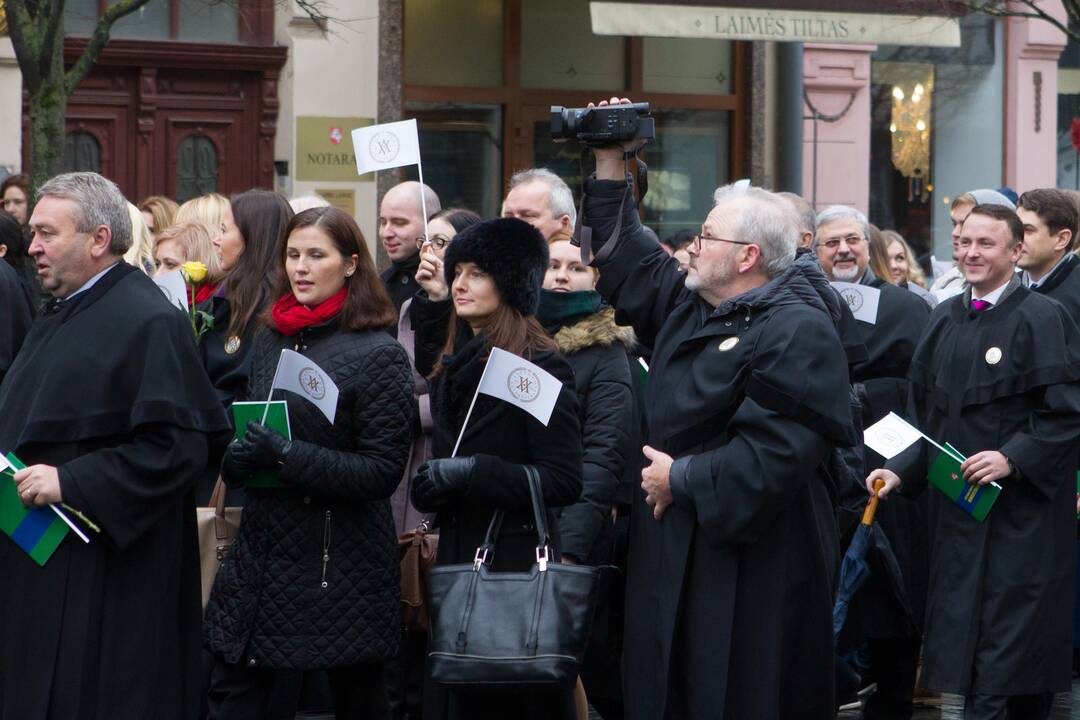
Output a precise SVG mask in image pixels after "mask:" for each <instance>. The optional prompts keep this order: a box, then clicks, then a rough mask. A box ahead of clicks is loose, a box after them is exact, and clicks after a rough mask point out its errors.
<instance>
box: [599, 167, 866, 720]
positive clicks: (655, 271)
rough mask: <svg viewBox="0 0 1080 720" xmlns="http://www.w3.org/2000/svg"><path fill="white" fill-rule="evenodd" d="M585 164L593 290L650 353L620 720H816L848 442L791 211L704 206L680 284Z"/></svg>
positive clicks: (827, 339) (744, 198)
mask: <svg viewBox="0 0 1080 720" xmlns="http://www.w3.org/2000/svg"><path fill="white" fill-rule="evenodd" d="M596 156H597V171H596V176H595V178H594V179H591V180H589V181H588V183H587V185H586V198H587V199H586V201H585V216H586V217H585V224H586V225H588V226H589V227H591V228H592V231H593V238H594V241H593V244H592V249H593V250H594V251H595V252H596V256H595V265H596V267H597V268H599V270H600V281H599V285H598V288H597V289H598V290H599V291H600V292H601V294H603V295H605V296H606V297H607V298H608V299H609V300H610V301H611V302H612V303H613V304H614V306H615V307H616V308H617V309H618V310H619V311H621V312H623V313H625V317H627V318H629V319H630V320H631V321H632V322H633V326H634V330H635V331H636V332H637V335H638V337H639V338H640V339H641V340H642V341H643V342H644V343H646V344H647V345H649V346H651V347H652V348H653V355H652V362H651V367H650V371H649V382H648V388H647V394H648V398H647V403H646V405H647V408H648V414H649V417H648V427H649V432H648V435H649V440H648V446H646V447H645V448H644V450H643V452H644V454H645V455H646V457H647V460H646V462H647V463H648V466H647V467H646V468H645V469H644V470H643V471H642V478H643V482H642V484H641V489H642V490H643V491H644V492H638V493H637V496H636V497H635V500H634V508H633V518H632V520H631V524H632V539H631V549H630V560H629V564H630V570H629V572H628V574H627V598H626V614H627V629H626V640H625V648H624V692H625V708H626V714H627V716H628V717H631V718H642V719H645V718H649V719H656V720H659V719H661V718H673V719H674V718H703V717H730V718H743V717H754V718H765V719H768V718H806V719H808V720H814V719H816V718H830V717H832V716H833V714H834V712H835V707H834V705H833V668H832V656H833V648H832V627H831V617H832V601H833V587H834V582H835V571H836V568H837V565H838V560H839V550H838V548H837V540H836V525H835V520H834V518H833V511H832V500H831V498H830V496H829V492H828V485H829V481H828V480H827V479H826V477H825V470H824V466H825V464H826V463H827V461H828V458H829V455H830V454H831V452H832V450H833V448H834V447H835V446H836V445H837V444H848V445H850V444H853V443H854V442H855V437H854V431H853V429H852V426H851V413H850V408H849V405H848V392H847V368H846V363H845V356H844V350H843V348H842V346H841V344H840V340H839V337H838V336H837V333H836V329H835V327H834V322H835V320H836V318H838V317H839V313H840V308H839V301H838V299H837V296H836V294H835V293H834V292H832V290H831V289H830V288H829V286H828V283H827V281H826V279H825V277H824V275H822V273H821V270H820V268H818V266H817V263H816V261H815V260H814V259H813V257H812V256H810V255H803V256H801V257H800V258H799V259H796V258H795V247H796V244H797V240H798V230H797V220H796V218H795V217H794V213H793V211H792V210H791V209H790V207H789V206H788V205H787V204H786V203H785V202H784V201H783V200H781V199H780V198H777V197H775V196H773V195H771V194H770V193H767V192H765V191H763V190H760V189H757V188H753V189H749V190H741V189H740V190H730V193H732V194H731V195H730V196H725V197H723V198H722V199H721V200H720V203H719V204H718V205H717V207H715V208H714V209H713V211H712V212H711V213H709V216H708V217H707V218H706V220H705V223H704V225H703V226H702V232H701V236H700V237H699V238H698V239H696V240H695V242H694V243H692V244H691V246H690V257H691V259H690V267H689V270H688V272H685V273H683V272H679V269H678V261H676V260H675V259H674V258H671V257H669V256H668V255H667V254H666V253H665V252H664V251H663V250H662V249H661V248H660V247H659V246H658V245H657V244H656V243H655V242H651V241H647V240H646V239H645V237H644V235H643V233H642V231H641V224H640V221H639V220H638V217H637V214H636V211H635V208H634V203H633V199H632V195H631V193H630V191H629V188H628V186H627V183H626V180H625V176H624V163H623V155H622V150H621V149H605V150H597V151H596ZM620 207H621V216H620V214H619V213H620ZM620 217H621V222H622V230H621V232H620V233H619V235H618V237H612V233H613V228H614V226H615V223H616V220H617V219H619V218H620ZM751 217H753V218H755V220H756V222H752V223H751V222H748V220H749V219H750V218H751Z"/></svg>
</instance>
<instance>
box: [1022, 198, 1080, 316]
mask: <svg viewBox="0 0 1080 720" xmlns="http://www.w3.org/2000/svg"><path fill="white" fill-rule="evenodd" d="M1016 214H1017V216H1019V218H1020V222H1022V223H1023V224H1024V248H1023V250H1021V251H1020V259H1019V260H1018V261H1017V262H1016V265H1017V267H1019V268H1021V269H1022V270H1023V273H1022V275H1021V280H1022V281H1023V283H1024V285H1025V286H1027V288H1028V289H1029V290H1032V291H1034V292H1037V293H1039V294H1040V295H1048V296H1050V297H1052V298H1054V299H1055V300H1057V301H1058V302H1059V303H1061V304H1062V305H1064V306H1065V309H1066V310H1068V311H1069V315H1070V316H1072V319H1073V320H1074V321H1075V322H1077V323H1078V324H1080V271H1077V268H1078V267H1080V258H1077V257H1076V255H1075V254H1074V253H1073V252H1072V248H1073V244H1074V242H1075V239H1076V226H1077V209H1076V203H1075V202H1074V201H1073V199H1072V197H1071V196H1070V195H1069V194H1068V193H1066V192H1065V191H1064V190H1057V189H1054V188H1044V189H1039V190H1028V191H1027V192H1026V193H1024V194H1023V195H1021V196H1020V203H1019V205H1018V206H1017V208H1016Z"/></svg>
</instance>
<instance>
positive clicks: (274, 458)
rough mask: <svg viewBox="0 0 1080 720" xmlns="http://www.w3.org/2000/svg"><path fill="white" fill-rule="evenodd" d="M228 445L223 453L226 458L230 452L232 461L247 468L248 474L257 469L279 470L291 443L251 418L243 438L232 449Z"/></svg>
mask: <svg viewBox="0 0 1080 720" xmlns="http://www.w3.org/2000/svg"><path fill="white" fill-rule="evenodd" d="M229 447H230V451H229V452H226V453H225V456H226V459H228V456H229V454H230V453H231V454H232V455H233V456H234V458H233V462H234V463H236V465H237V466H239V467H243V468H247V474H248V475H250V474H251V473H253V472H256V471H258V470H280V469H281V466H282V465H284V464H285V457H286V456H287V455H288V453H289V448H291V447H292V443H291V442H290V441H289V440H287V439H285V437H284V436H282V435H279V434H278V433H277V431H276V430H272V429H270V428H268V427H266V426H265V425H260V424H259V423H257V422H255V421H254V420H252V421H250V422H248V426H247V433H245V434H244V439H243V440H241V441H240V442H239V443H236V449H235V450H233V449H232V447H233V446H231V445H230V446H229Z"/></svg>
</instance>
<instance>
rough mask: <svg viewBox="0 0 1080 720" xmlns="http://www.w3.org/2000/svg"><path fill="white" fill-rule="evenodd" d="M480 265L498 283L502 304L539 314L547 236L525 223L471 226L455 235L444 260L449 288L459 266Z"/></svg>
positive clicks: (506, 220)
mask: <svg viewBox="0 0 1080 720" xmlns="http://www.w3.org/2000/svg"><path fill="white" fill-rule="evenodd" d="M463 262H471V263H476V264H477V265H478V266H479V267H480V268H481V269H482V270H483V271H484V272H486V273H487V274H488V275H490V276H491V279H492V280H494V281H495V287H497V288H498V289H499V295H500V296H502V301H503V302H504V303H506V304H507V305H509V306H510V307H512V308H516V309H517V310H518V311H520V312H521V313H522V314H523V315H525V316H529V315H535V314H536V308H537V306H538V305H539V304H540V287H541V286H542V285H543V284H544V273H545V272H547V266H548V246H547V241H546V240H544V236H543V235H541V234H540V231H539V230H537V229H536V228H534V227H533V226H532V225H530V224H529V223H527V222H525V221H524V220H518V219H517V218H497V219H495V220H485V221H484V222H481V223H477V224H476V225H470V226H469V227H467V228H465V229H464V230H462V231H461V232H460V233H458V234H457V235H455V236H454V240H453V242H451V243H450V247H448V248H447V249H446V257H445V258H444V259H443V274H444V275H445V276H446V284H447V286H450V287H452V286H453V284H454V267H455V266H456V265H457V264H458V263H463Z"/></svg>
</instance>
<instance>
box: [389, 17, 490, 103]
mask: <svg viewBox="0 0 1080 720" xmlns="http://www.w3.org/2000/svg"><path fill="white" fill-rule="evenodd" d="M502 37H503V4H502V0H408V2H407V3H406V4H405V82H406V83H408V84H410V85H455V86H464V87H483V86H487V85H501V84H502V81H503V72H502V67H503V43H502Z"/></svg>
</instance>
